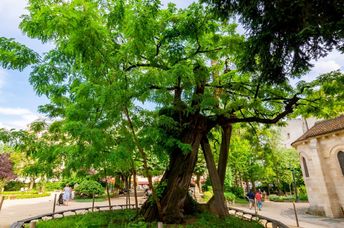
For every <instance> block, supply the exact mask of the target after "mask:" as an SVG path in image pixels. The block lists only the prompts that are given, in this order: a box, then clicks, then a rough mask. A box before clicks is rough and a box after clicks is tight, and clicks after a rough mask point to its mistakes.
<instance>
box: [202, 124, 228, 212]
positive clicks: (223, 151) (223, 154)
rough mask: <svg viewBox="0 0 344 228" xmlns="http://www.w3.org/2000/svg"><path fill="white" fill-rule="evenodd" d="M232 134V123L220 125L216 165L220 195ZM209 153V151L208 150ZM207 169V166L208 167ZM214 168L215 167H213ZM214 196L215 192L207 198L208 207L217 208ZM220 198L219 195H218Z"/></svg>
mask: <svg viewBox="0 0 344 228" xmlns="http://www.w3.org/2000/svg"><path fill="white" fill-rule="evenodd" d="M231 135H232V125H230V124H226V125H223V126H222V141H221V147H220V156H219V162H218V166H217V173H218V176H219V180H220V184H221V189H222V195H223V191H224V183H225V177H226V170H227V162H228V151H229V145H230V139H231ZM210 153H211V152H210ZM208 170H209V168H208ZM215 170H216V168H215ZM209 172H210V171H209ZM214 197H216V195H215V192H214V196H213V197H212V198H211V199H210V200H209V202H208V205H209V208H217V207H218V205H217V203H218V202H217V200H214ZM219 197H220V198H221V196H219Z"/></svg>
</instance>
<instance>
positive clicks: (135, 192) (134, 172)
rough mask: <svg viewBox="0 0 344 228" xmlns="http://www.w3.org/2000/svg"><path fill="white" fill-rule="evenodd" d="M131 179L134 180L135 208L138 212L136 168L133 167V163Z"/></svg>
mask: <svg viewBox="0 0 344 228" xmlns="http://www.w3.org/2000/svg"><path fill="white" fill-rule="evenodd" d="M133 178H134V197H135V208H136V210H137V211H138V210H139V203H138V200H137V180H136V167H135V163H134V161H133Z"/></svg>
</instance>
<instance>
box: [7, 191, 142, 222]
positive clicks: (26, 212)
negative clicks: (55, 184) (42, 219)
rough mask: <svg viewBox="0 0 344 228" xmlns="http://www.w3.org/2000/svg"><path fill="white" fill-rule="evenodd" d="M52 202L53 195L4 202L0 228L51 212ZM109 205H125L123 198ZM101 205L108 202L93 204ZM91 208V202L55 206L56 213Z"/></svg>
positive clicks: (112, 201)
mask: <svg viewBox="0 0 344 228" xmlns="http://www.w3.org/2000/svg"><path fill="white" fill-rule="evenodd" d="M53 201H54V196H53V195H52V196H48V197H42V198H35V199H18V200H5V201H4V204H3V206H2V209H1V211H0V228H7V227H9V226H10V225H11V224H12V223H14V222H16V221H18V220H21V219H25V218H29V217H33V216H36V215H41V214H45V213H49V212H52V210H53ZM143 201H144V200H143V199H142V198H140V199H139V203H142V202H143ZM130 203H132V204H133V203H135V200H134V198H133V197H131V200H130ZM111 204H112V205H116V204H117V205H119V204H125V197H119V198H114V199H111ZM102 205H109V204H108V201H103V202H95V206H102ZM91 206H92V202H87V203H80V202H74V201H72V202H70V203H69V205H68V206H56V211H63V210H68V209H74V208H81V207H91Z"/></svg>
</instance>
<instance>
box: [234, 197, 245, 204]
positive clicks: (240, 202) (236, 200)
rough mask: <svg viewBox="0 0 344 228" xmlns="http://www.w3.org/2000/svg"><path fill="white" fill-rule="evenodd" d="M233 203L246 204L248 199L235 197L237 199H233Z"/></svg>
mask: <svg viewBox="0 0 344 228" xmlns="http://www.w3.org/2000/svg"><path fill="white" fill-rule="evenodd" d="M235 203H237V204H248V201H247V200H246V199H241V198H237V199H235Z"/></svg>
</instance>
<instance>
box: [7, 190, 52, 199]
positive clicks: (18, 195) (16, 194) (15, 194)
mask: <svg viewBox="0 0 344 228" xmlns="http://www.w3.org/2000/svg"><path fill="white" fill-rule="evenodd" d="M2 195H3V196H4V197H5V199H30V198H39V197H45V196H49V195H50V193H47V192H45V193H38V192H37V191H34V190H33V191H28V192H20V191H10V192H3V193H2Z"/></svg>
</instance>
